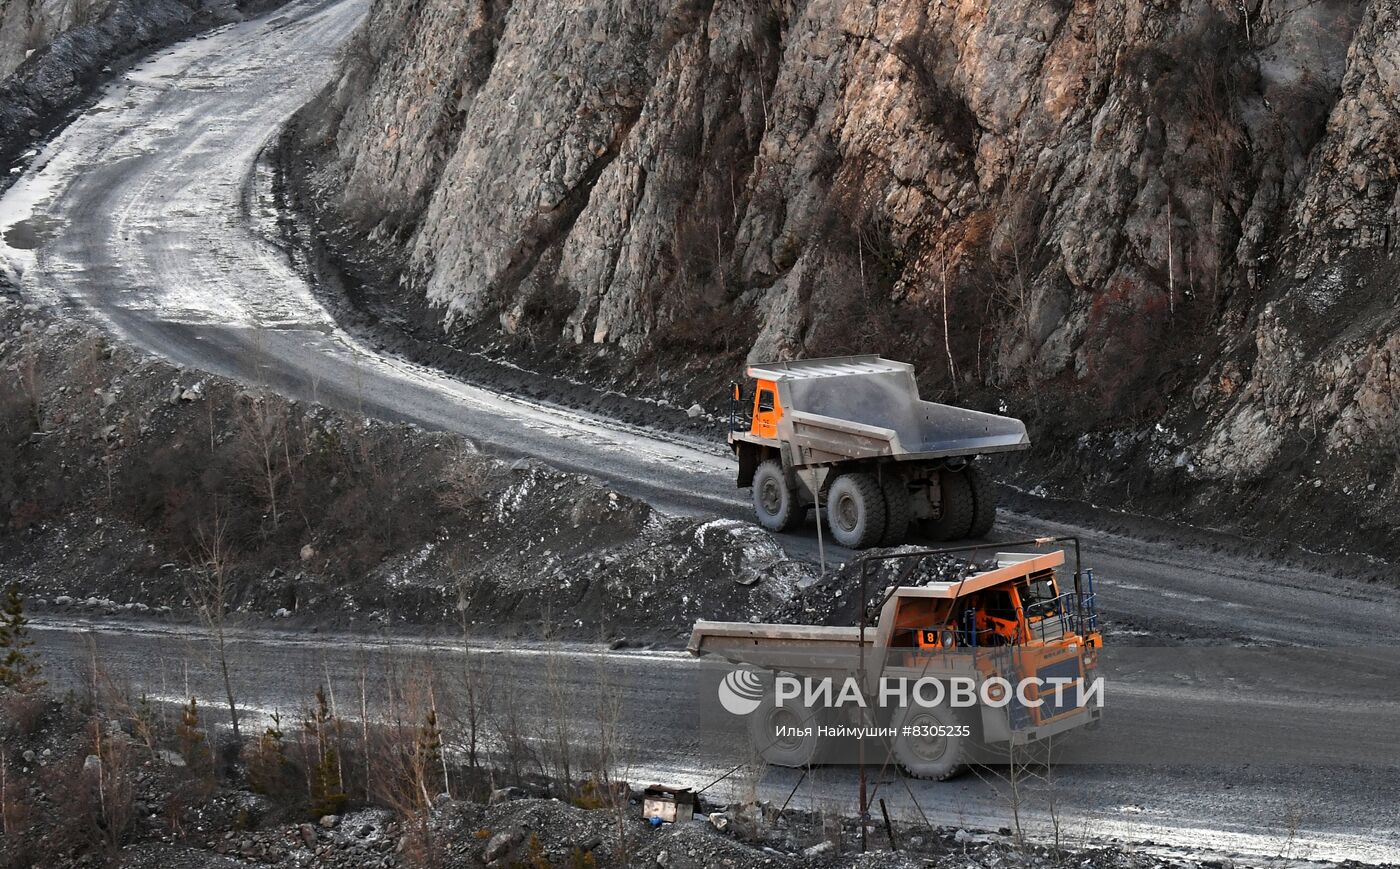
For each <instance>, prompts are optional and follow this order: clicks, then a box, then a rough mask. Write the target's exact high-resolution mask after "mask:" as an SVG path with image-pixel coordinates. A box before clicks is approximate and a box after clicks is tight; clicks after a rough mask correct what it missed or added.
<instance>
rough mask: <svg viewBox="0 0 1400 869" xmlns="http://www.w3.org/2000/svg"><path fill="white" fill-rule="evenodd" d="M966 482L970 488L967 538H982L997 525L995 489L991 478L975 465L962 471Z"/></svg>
mask: <svg viewBox="0 0 1400 869" xmlns="http://www.w3.org/2000/svg"><path fill="white" fill-rule="evenodd" d="M963 475H964V476H966V477H967V482H968V484H969V485H970V486H972V528H971V529H970V530H969V531H968V532H967V536H968V537H977V538H982V537H986V536H987V535H988V534H990V533H991V532H992V526H993V525H995V524H996V523H997V496H996V491H995V489H996V487H995V485H993V483H992V478H991V477H988V476H987V475H986V474H984V473H982V472H981V471H980V470H978V468H977V466H976V465H968V466H967V467H966V468H965V469H964V470H963Z"/></svg>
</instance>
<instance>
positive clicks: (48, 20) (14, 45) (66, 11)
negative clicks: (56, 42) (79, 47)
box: [0, 0, 109, 79]
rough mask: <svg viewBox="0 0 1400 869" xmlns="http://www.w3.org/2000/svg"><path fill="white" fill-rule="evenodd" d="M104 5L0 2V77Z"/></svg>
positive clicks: (99, 0)
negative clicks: (0, 3) (1, 3)
mask: <svg viewBox="0 0 1400 869" xmlns="http://www.w3.org/2000/svg"><path fill="white" fill-rule="evenodd" d="M108 5H109V3H108V2H107V0H90V2H82V0H80V2H75V3H69V2H57V0H6V2H5V3H4V4H3V5H0V79H3V78H5V77H6V76H8V75H9V74H10V73H12V72H14V71H15V69H16V68H17V67H18V66H19V65H20V64H21V63H23V62H24V61H25V60H26V59H28V57H29V55H31V54H32V53H33V52H35V51H37V50H38V49H40V48H43V47H45V46H47V45H48V44H49V43H50V42H52V41H53V39H54V37H55V36H57V35H58V34H60V33H62V32H64V31H66V30H69V29H71V28H73V27H77V26H79V25H82V24H87V23H89V22H91V21H93V20H96V19H97V18H99V17H100V16H101V15H102V13H103V12H104V11H106V8H107V6H108Z"/></svg>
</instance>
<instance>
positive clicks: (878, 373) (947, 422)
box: [748, 356, 1030, 464]
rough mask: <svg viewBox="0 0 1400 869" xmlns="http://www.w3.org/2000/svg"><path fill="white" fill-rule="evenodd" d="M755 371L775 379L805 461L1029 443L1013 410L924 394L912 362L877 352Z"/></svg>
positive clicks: (915, 456) (930, 455)
mask: <svg viewBox="0 0 1400 869" xmlns="http://www.w3.org/2000/svg"><path fill="white" fill-rule="evenodd" d="M748 373H749V376H750V377H753V378H755V379H758V380H771V381H773V382H774V383H775V384H776V385H777V389H778V398H779V400H780V402H781V404H782V407H783V417H782V420H781V421H780V422H779V423H778V427H779V428H778V436H779V438H780V439H782V440H785V441H787V442H789V443H791V444H792V445H793V446H794V447H797V448H798V449H799V450H800V452H801V454H802V457H803V461H802V462H801V463H802V464H810V463H814V462H822V461H839V460H841V459H848V458H874V457H878V456H889V457H893V458H895V459H897V460H920V459H935V458H946V457H949V456H973V455H978V454H982V453H996V452H1006V451H1008V450H1020V449H1025V448H1026V447H1029V446H1030V439H1029V438H1028V437H1027V436H1026V427H1025V425H1024V424H1023V423H1022V422H1021V421H1020V420H1017V419H1012V418H1011V417H1006V416H998V415H996V414H992V413H982V412H980V411H975V410H966V409H964V408H960V407H951V406H949V405H946V404H938V403H937V402H932V401H923V400H922V399H920V398H919V388H918V385H917V384H916V383H915V381H914V367H913V366H912V365H909V364H908V363H906V362H895V361H893V360H889V359H884V358H882V357H879V356H841V357H835V358H831V359H804V360H798V361H794V362H770V363H764V364H761V365H754V366H751V367H750V368H749V371H748Z"/></svg>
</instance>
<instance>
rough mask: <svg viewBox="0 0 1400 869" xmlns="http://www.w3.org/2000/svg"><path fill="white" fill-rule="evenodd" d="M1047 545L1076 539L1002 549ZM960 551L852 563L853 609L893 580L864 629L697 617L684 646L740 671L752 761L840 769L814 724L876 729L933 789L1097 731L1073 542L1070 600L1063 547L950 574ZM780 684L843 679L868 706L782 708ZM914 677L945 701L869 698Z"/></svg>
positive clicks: (792, 704)
mask: <svg viewBox="0 0 1400 869" xmlns="http://www.w3.org/2000/svg"><path fill="white" fill-rule="evenodd" d="M1055 539H1058V540H1073V538H1041V539H1040V540H1032V541H1023V542H1021V543H1013V544H1009V545H1011V546H1024V545H1029V546H1032V547H1043V546H1045V545H1046V544H1048V543H1051V542H1053V541H1054V540H1055ZM998 545H1008V544H998ZM968 549H970V547H962V548H959V549H943V550H924V551H918V552H912V553H899V554H893V555H886V556H879V557H876V558H872V559H869V560H867V561H865V562H864V563H862V564H861V565H860V569H861V570H862V571H863V573H862V583H861V584H862V586H869V589H868V590H867V589H865V588H862V589H861V591H860V594H861V596H862V602H864V601H871V600H872V598H871V597H869V596H866V595H872V596H873V595H874V594H875V592H876V590H877V586H878V585H879V582H880V581H881V580H883V579H886V578H888V579H891V580H893V582H894V584H892V585H890V586H888V587H886V588H884V589H883V591H881V592H880V595H879V597H877V598H875V599H874V601H873V603H872V606H871V609H872V611H876V612H878V613H879V615H878V619H877V620H876V621H875V623H874V625H873V626H867V625H866V624H865V622H866V621H867V620H868V619H866V618H863V619H862V623H861V624H860V625H859V626H849V627H845V626H826V625H778V624H751V623H745V622H712V621H703V620H702V621H698V622H696V623H695V628H694V631H693V632H692V633H691V637H690V644H689V646H688V649H689V651H690V653H691V654H693V655H696V656H715V657H718V658H722V659H725V660H727V661H729V662H730V663H733V664H736V665H739V666H740V669H736V670H735V671H733V672H732V673H731V674H730V675H729V676H727V677H726V680H730V679H735V684H736V685H737V686H738V687H739V688H740V689H742V688H743V686H744V685H745V683H747V684H748V685H749V686H750V691H751V696H752V698H753V702H754V704H755V705H754V707H753V711H752V712H750V713H749V714H748V716H747V722H746V723H747V726H748V731H749V736H750V739H751V740H752V742H753V745H754V748H755V749H756V750H757V752H758V754H759V756H761V757H762V758H763V759H764V760H765V761H767V762H768V763H770V764H773V765H777V766H788V767H806V766H808V765H809V764H813V763H823V762H841V761H840V759H839V758H837V759H833V758H832V757H831V756H830V754H831V752H833V751H836V750H837V748H836V747H835V744H834V743H833V742H832V741H831V740H830V739H829V738H828V739H824V738H823V737H824V736H829V733H828V734H824V733H823V732H822V730H821V729H820V728H825V729H827V730H828V731H830V730H832V729H833V728H835V730H836V731H838V732H839V731H840V730H841V727H840V726H839V725H841V724H842V723H844V724H846V725H852V724H856V723H859V724H861V725H862V726H866V727H871V728H874V730H875V731H879V732H877V733H876V735H877V736H879V737H880V741H881V742H882V743H883V748H884V750H885V751H886V752H887V753H888V755H889V756H890V757H891V758H892V759H893V760H894V761H895V762H897V763H898V764H899V766H901V767H902V768H903V769H904V770H905V772H907V773H908V774H910V775H912V776H916V777H919V778H929V779H935V780H943V779H948V778H952V777H953V776H955V775H957V774H958V773H959V772H961V771H962V770H963V769H964V768H965V767H966V766H967V765H968V764H970V763H978V762H988V763H993V762H997V761H998V760H1000V762H1002V763H1005V762H1006V760H1007V757H1008V755H1009V754H1010V753H1011V752H1012V751H1014V750H1017V749H1023V750H1025V751H1026V752H1028V753H1030V752H1032V751H1033V749H1035V748H1037V747H1039V748H1041V749H1043V748H1045V747H1046V746H1047V745H1048V744H1049V741H1050V740H1051V738H1052V737H1057V736H1058V735H1060V734H1065V733H1067V732H1068V731H1071V730H1074V729H1076V728H1082V727H1085V726H1086V725H1092V724H1095V723H1096V722H1098V721H1099V720H1100V717H1101V715H1102V708H1101V706H1102V692H1101V691H1100V693H1099V694H1098V695H1097V697H1095V696H1094V694H1093V691H1092V686H1093V684H1094V683H1095V681H1096V680H1095V668H1096V667H1097V664H1098V655H1099V650H1100V649H1101V648H1102V646H1103V639H1102V637H1101V635H1100V632H1099V617H1098V609H1097V606H1096V603H1095V596H1094V590H1093V585H1094V579H1093V572H1092V571H1083V570H1081V569H1080V566H1079V564H1078V542H1077V541H1074V551H1075V553H1076V555H1075V561H1076V565H1075V571H1074V575H1073V588H1072V589H1071V590H1069V591H1065V590H1062V589H1061V587H1060V575H1061V573H1062V571H1063V570H1064V566H1065V552H1064V550H1063V549H1057V550H1050V551H1041V552H1035V551H1029V552H1027V551H1002V552H997V553H996V555H995V557H993V558H991V559H989V560H987V561H984V562H980V563H971V564H969V563H966V562H964V563H963V566H962V567H960V568H957V569H955V570H953V571H952V572H951V575H950V570H949V563H948V560H949V559H950V557H951V556H952V554H953V553H960V552H964V551H967V550H968ZM867 576H869V577H870V581H867V580H866V577H867ZM736 677H739V678H736ZM780 677H785V678H786V679H787V680H788V681H792V680H794V679H797V678H800V679H802V680H803V681H804V684H807V685H809V686H810V684H811V683H812V682H813V681H820V680H828V681H835V682H836V683H838V684H841V683H844V682H849V681H851V680H854V681H855V683H856V685H858V687H859V690H860V691H861V692H862V694H863V696H864V697H866V698H870V699H871V701H872V702H870V703H868V704H866V705H864V706H861V705H851V704H849V703H848V704H843V705H839V706H837V707H835V708H833V707H832V706H831V705H830V704H829V703H826V704H819V703H816V702H813V700H812V698H811V697H810V696H808V694H807V693H806V692H805V691H804V693H803V694H802V695H800V696H792V693H791V692H789V694H788V696H787V698H786V702H780V701H779V693H780V692H779V691H778V687H779V679H780ZM921 679H923V680H930V679H931V680H934V681H938V682H941V683H945V684H947V685H948V686H950V687H949V688H948V690H946V691H945V692H944V694H943V696H944V697H945V698H947V699H945V700H944V701H942V702H941V703H940V702H933V703H932V704H931V705H930V704H926V703H895V704H891V705H880V704H877V703H875V702H873V701H874V699H875V698H880V697H884V696H885V695H884V693H883V692H884V691H885V690H886V686H891V685H893V686H900V685H901V684H902V685H905V686H907V685H910V684H919V683H918V681H917V680H921ZM899 680H904V682H903V683H901V682H900V681H899ZM955 680H958V681H961V683H962V685H963V686H964V691H965V692H966V690H971V691H972V695H971V696H972V700H971V702H964V703H962V704H958V703H955V702H953V699H954V698H955V696H956V692H955V691H954V690H953V689H952V687H951V686H952V684H953V683H954V681H955ZM922 684H923V685H925V686H926V687H927V686H928V685H929V684H930V683H928V682H924V683H922ZM968 686H974V687H972V688H971V689H968ZM835 693H836V692H834V691H833V692H830V693H829V694H827V695H826V699H827V700H828V701H829V700H830V699H831V698H832V697H833V696H835ZM931 693H932V694H935V695H936V694H937V692H936V691H924V694H923V696H924V698H925V699H928V695H929V694H931ZM891 696H898V692H891ZM966 696H967V695H966V693H964V697H966ZM721 699H723V697H722V698H721ZM731 711H732V710H731ZM867 744H870V745H874V744H875V742H874V740H872V741H871V742H870V743H867ZM1021 756H1022V757H1025V756H1026V755H1025V754H1023V755H1021ZM1042 757H1043V755H1042ZM849 760H850V758H849V757H848V758H847V761H849ZM877 762H878V761H877Z"/></svg>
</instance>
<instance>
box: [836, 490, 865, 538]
mask: <svg viewBox="0 0 1400 869" xmlns="http://www.w3.org/2000/svg"><path fill="white" fill-rule="evenodd" d="M836 518H837V520H838V521H839V522H840V523H841V527H842V528H843V529H845V530H846V531H854V530H855V528H856V523H857V522H859V521H860V506H859V505H857V504H856V499H855V498H852V497H851V496H850V495H842V496H841V499H840V500H839V501H837V502H836Z"/></svg>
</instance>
